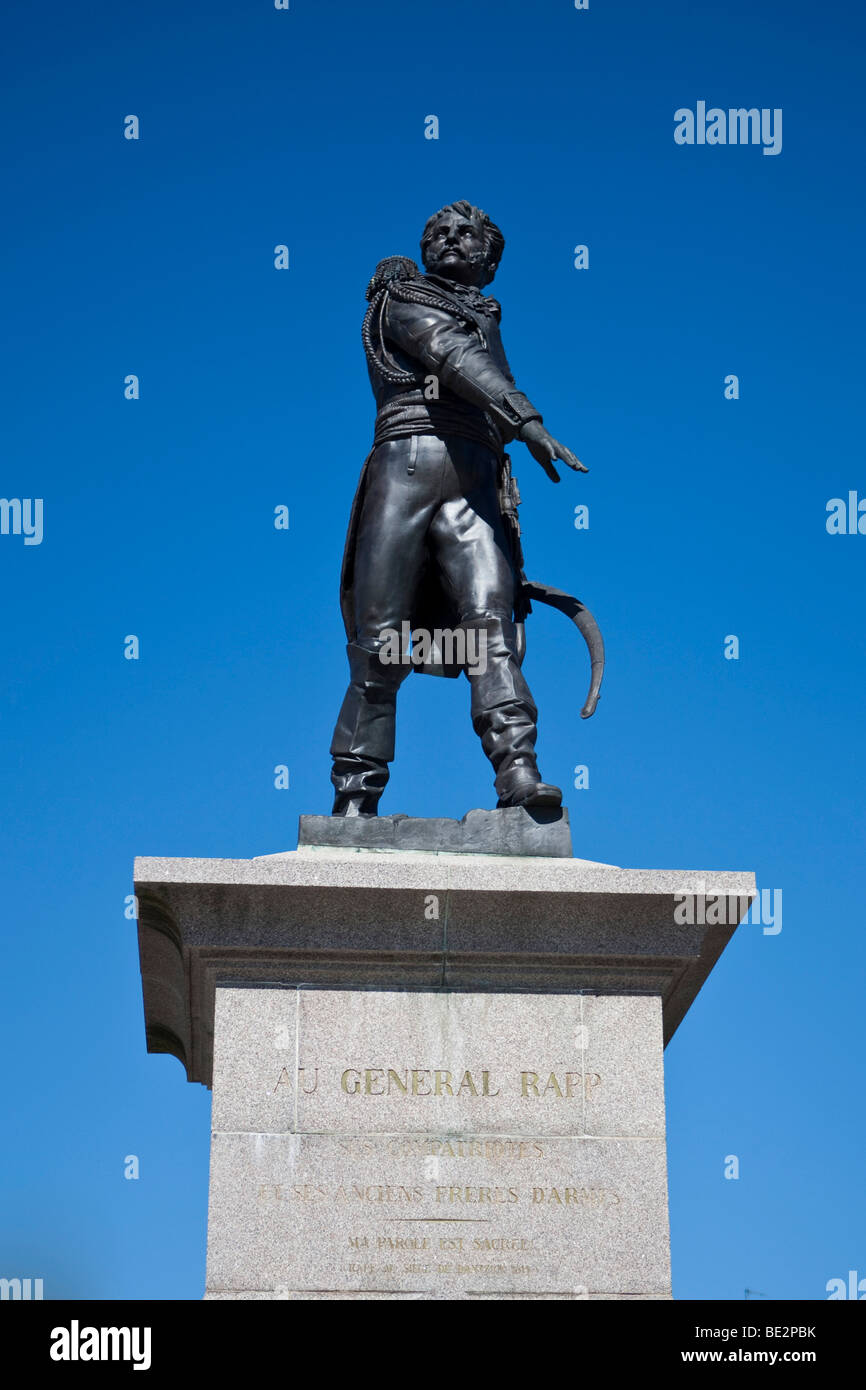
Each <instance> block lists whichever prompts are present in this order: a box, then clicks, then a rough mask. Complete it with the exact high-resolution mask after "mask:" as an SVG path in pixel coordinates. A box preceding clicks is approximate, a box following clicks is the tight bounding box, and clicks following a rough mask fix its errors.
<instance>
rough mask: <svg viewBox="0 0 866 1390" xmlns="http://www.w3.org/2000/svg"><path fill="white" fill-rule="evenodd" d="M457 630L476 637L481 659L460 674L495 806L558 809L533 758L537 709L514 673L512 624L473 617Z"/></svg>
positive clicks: (558, 798)
mask: <svg viewBox="0 0 866 1390" xmlns="http://www.w3.org/2000/svg"><path fill="white" fill-rule="evenodd" d="M460 626H461V627H462V628H464V629H470V628H471V629H473V630H475V631H476V632H477V633H478V634H479V636H478V646H477V648H476V651H477V654H478V656H479V658H481V657H482V655H485V656H486V661H483V660H481V659H479V662H478V668H477V669H476V670H475V671H474V672H473V671H472V670H470V668H469V667H468V666H467V667H466V675H467V676H468V678H469V684H470V686H471V688H472V727H473V728H474V730H475V732H476V733H477V734H478V735H479V737H480V739H481V747H482V748H483V749H484V752H485V753H486V754H487V756H488V758H489V759H490V762H491V763H492V765H493V770H494V772H495V773H496V778H495V783H494V785H495V787H496V791H497V794H498V797H499V800H498V802H497V806H498V807H505V806H560V805H561V804H562V792H561V791H560V789H559V788H558V787H553V786H550V785H549V784H548V783H546V782H542V780H541V774H540V773H539V771H538V765H537V763H536V760H535V740H536V737H537V734H538V710H537V709H536V706H535V702H534V700H533V698H532V694H531V692H530V689H529V686H528V685H527V683H526V680H525V678H524V675H523V672H522V671H521V669H520V662H519V660H518V658H517V633H516V630H515V626H514V623H513V622H511V621H510V620H509V619H506V618H476V619H468V620H466V621H464V622H462V623H461V624H460ZM485 642H486V653H485V650H484V643H485ZM482 668H483V669H482Z"/></svg>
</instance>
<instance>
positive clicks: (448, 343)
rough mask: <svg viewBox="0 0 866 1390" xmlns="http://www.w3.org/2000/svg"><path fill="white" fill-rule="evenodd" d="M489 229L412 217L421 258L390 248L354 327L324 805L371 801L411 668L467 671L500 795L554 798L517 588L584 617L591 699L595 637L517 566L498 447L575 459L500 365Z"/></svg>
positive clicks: (481, 221)
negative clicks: (351, 442) (352, 409)
mask: <svg viewBox="0 0 866 1390" xmlns="http://www.w3.org/2000/svg"><path fill="white" fill-rule="evenodd" d="M504 246H505V238H504V237H503V235H502V232H501V231H500V230H499V228H498V227H497V226H496V225H495V223H494V222H492V221H491V220H490V218H489V217H488V216H487V214H486V213H484V212H482V211H481V209H480V208H476V207H473V206H472V204H470V203H467V202H457V203H452V204H450V205H449V206H448V207H445V208H442V209H441V211H439V212H437V213H434V215H433V216H432V217H431V218H430V219H429V221H428V222H427V225H426V226H425V228H424V234H423V236H422V238H421V257H422V260H423V263H424V268H425V272H426V273H424V274H422V273H421V271H420V270H419V269H418V266H417V265H416V264H415V262H414V261H411V260H409V259H408V258H407V257H404V256H390V257H388V258H387V259H386V260H384V261H381V262H380V263H379V265H378V266H377V268H376V273H375V275H374V276H373V279H372V280H371V281H370V284H369V286H368V288H367V299H368V301H369V308H368V310H367V314H366V317H365V319H364V327H363V339H364V348H365V352H366V356H367V364H368V370H369V374H370V381H371V384H372V387H373V393H374V395H375V398H376V406H377V414H376V428H375V434H374V438H373V449H372V452H371V453H370V454H369V456H368V457H367V459H366V461H365V463H364V467H363V469H362V472H361V479H360V483H359V485H358V490H357V493H356V496H355V501H354V504H353V507H352V514H351V518H350V521H349V531H348V536H347V539H346V549H345V554H344V557H343V571H342V582H341V592H340V602H341V608H342V612H343V620H344V623H345V627H346V636H347V638H348V646H347V652H348V657H349V669H350V677H351V679H350V684H349V688H348V690H347V692H346V696H345V699H344V701H343V706H342V709H341V710H340V715H339V718H338V720H337V726H336V728H335V730H334V737H333V740H332V742H331V755H332V757H333V770H332V773H331V781H332V782H333V784H334V788H335V792H336V797H335V801H334V807H333V813H332V814H334V815H343V816H349V815H376V814H377V808H378V802H379V798H380V796H381V795H382V791H383V789H384V787H385V784H386V783H387V781H388V775H389V773H388V764H389V763H390V762H391V761H392V760H393V757H394V731H395V720H396V701H397V690H398V688H399V686H400V684H401V683H402V681H403V680H404V679H405V677H406V675H408V673H409V671H410V670H417V671H420V672H427V673H431V674H438V675H446V676H457V675H459V674H460V672H461V670H462V671H463V672H464V673H465V674H466V676H467V677H468V679H469V683H470V687H471V712H472V724H473V727H474V729H475V732H476V733H477V734H478V735H479V737H480V739H481V746H482V748H483V749H484V752H485V753H486V754H487V756H488V758H489V759H490V762H491V763H492V765H493V769H494V772H495V787H496V791H497V794H498V798H499V799H498V803H497V804H498V806H500V807H503V806H528V807H550V806H559V805H560V804H561V802H562V793H561V791H560V790H559V788H558V787H553V786H550V785H548V784H547V783H545V782H543V781H542V779H541V775H540V773H539V771H538V767H537V764H536V759H535V740H536V734H537V719H538V711H537V709H536V706H535V703H534V701H533V699H532V695H531V693H530V690H529V687H528V685H527V683H526V680H525V679H524V676H523V673H522V671H521V662H522V659H523V651H524V636H523V633H524V629H523V623H524V619H525V618H526V616H527V614H528V613H529V612H530V600H531V599H533V598H534V599H539V600H541V601H542V602H545V603H550V604H553V605H554V606H555V607H558V608H560V609H562V611H564V612H566V613H567V614H568V615H569V616H570V617H571V618H572V619H573V620H574V622H575V623H576V625H577V626H578V627H579V629H580V630H581V632H582V633H583V635H584V637H585V638H586V641H587V643H588V645H589V649H590V656H591V658H592V683H591V687H590V693H589V696H588V698H587V702H586V704H585V705H584V708H583V711H582V714H583V717H584V718H586V717H588V715H590V714H592V712H593V710H594V709H595V704H596V702H597V700H598V694H599V688H600V685H601V675H602V670H603V663H604V648H603V645H602V641H601V634H600V633H599V631H598V627H597V625H596V624H595V621H594V619H593V618H592V615H591V614H590V613H589V612H588V610H587V609H586V608H585V607H584V606H583V604H581V603H580V602H579V600H577V599H574V598H572V597H571V596H570V595H568V594H565V593H563V592H562V591H560V590H557V589H551V588H550V587H549V586H547V585H541V584H534V583H531V582H530V581H528V580H527V579H526V577H525V575H524V573H523V557H522V552H521V546H520V528H519V526H518V524H517V504H518V502H519V500H520V499H519V494H518V492H517V486H516V482H515V480H514V479H513V478H512V475H511V467H510V460H509V457H508V455H507V454H506V453H505V452H504V446H505V445H506V444H508V443H510V442H511V441H512V440H514V439H519V440H520V441H521V442H522V443H524V444H526V446H527V448H528V449H529V451H530V453H531V454H532V456H533V458H535V459H536V460H537V462H538V463H540V464H541V466H542V468H543V469H544V470H545V472H546V473H547V475H548V477H550V478H551V479H552V480H553V481H554V482H557V483H558V482H559V474H558V473H557V471H556V468H555V467H554V460H555V459H559V460H561V461H562V462H563V463H565V464H566V465H567V466H568V467H569V468H572V469H574V470H575V471H576V472H586V471H587V470H586V469H585V468H584V466H583V464H582V463H581V462H580V460H579V459H578V458H577V457H576V456H575V455H574V454H573V453H572V452H571V450H570V449H567V448H566V447H565V446H564V445H563V444H560V443H559V442H558V441H557V440H556V439H554V438H553V436H552V435H551V434H550V433H549V432H548V431H547V430H546V429H545V427H544V424H543V421H542V416H541V412H540V411H539V410H537V409H536V408H535V406H534V405H532V403H531V402H530V401H529V400H528V399H527V398H526V396H524V395H523V394H522V392H520V391H518V390H517V388H516V386H515V383H514V378H513V377H512V375H511V372H510V370H509V367H508V362H507V360H506V357H505V353H504V351H503V348H502V341H501V339H500V335H499V320H500V316H501V311H500V307H499V305H498V303H497V302H496V300H495V299H492V298H490V297H489V296H487V295H484V294H482V293H481V289H482V286H484V285H487V284H489V283H490V281H491V280H492V279H493V277H494V275H495V274H496V270H497V267H498V265H499V262H500V260H501V258H502V252H503V249H504ZM431 634H434V635H433V636H431ZM461 636H462V637H463V638H465V639H466V640H465V641H464V642H463V644H462V647H461V644H460V643H459V642H457V641H456V639H457V638H460V637H461ZM446 638H447V639H449V642H448V645H447V646H446ZM410 644H411V648H412V649H411V652H410ZM422 647H423V652H422V650H421V649H422ZM419 657H420V659H419Z"/></svg>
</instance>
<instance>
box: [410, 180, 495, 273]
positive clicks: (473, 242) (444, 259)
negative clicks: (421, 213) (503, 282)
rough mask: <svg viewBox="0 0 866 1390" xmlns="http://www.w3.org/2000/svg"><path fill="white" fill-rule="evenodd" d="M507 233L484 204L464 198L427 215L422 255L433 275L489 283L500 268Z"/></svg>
mask: <svg viewBox="0 0 866 1390" xmlns="http://www.w3.org/2000/svg"><path fill="white" fill-rule="evenodd" d="M504 250H505V237H504V236H503V235H502V233H501V231H500V230H499V228H498V227H497V225H496V223H495V222H492V221H491V220H490V218H489V217H488V216H487V213H486V212H482V210H481V208H476V207H473V205H472V203H467V202H466V200H465V199H461V200H460V202H457V203H449V204H448V205H447V206H446V207H444V208H440V209H439V211H438V212H434V214H433V216H432V217H430V218H428V220H427V225H426V226H425V228H424V234H423V236H422V237H421V259H422V261H423V262H424V269H425V270H429V271H430V273H431V275H442V276H444V277H445V278H446V279H448V280H456V281H457V283H458V284H460V285H476V286H477V287H478V288H479V289H480V288H481V287H482V285H489V284H490V281H491V280H492V279H493V277H494V275H495V274H496V271H497V269H498V268H499V262H500V261H501V260H502V252H503V251H504Z"/></svg>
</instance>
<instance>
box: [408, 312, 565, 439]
mask: <svg viewBox="0 0 866 1390" xmlns="http://www.w3.org/2000/svg"><path fill="white" fill-rule="evenodd" d="M385 331H386V334H387V336H388V337H389V338H390V339H391V341H392V342H394V343H395V344H396V346H397V347H398V348H400V349H401V350H402V351H403V352H405V353H406V354H407V355H408V356H409V357H412V358H414V359H415V360H416V361H417V362H420V363H421V364H422V366H424V367H426V368H427V369H428V371H430V372H431V373H432V374H433V375H434V376H436V377H438V379H439V382H440V384H441V385H442V386H445V387H447V389H448V390H449V391H453V392H454V394H455V395H457V396H461V397H462V398H463V399H464V400H467V401H470V402H471V403H472V405H476V406H478V407H479V408H480V409H481V410H486V411H487V412H488V413H489V414H490V415H491V416H492V417H493V419H494V420H495V422H496V424H497V426H498V428H499V430H500V433H501V434H502V437H503V439H504V440H505V442H506V443H508V442H509V441H510V440H512V439H515V438H517V436H518V435H519V433H520V430H521V429H522V427H523V426H524V425H525V424H526V423H527V422H528V421H530V420H541V411H540V410H536V408H535V406H534V405H533V404H532V402H531V401H530V400H528V399H527V397H526V396H524V395H523V393H522V392H521V391H518V390H516V389H515V384H514V379H513V378H512V377H511V376H510V374H509V375H508V376H506V375H505V373H504V372H502V371H501V370H500V368H499V367H498V366H497V365H496V363H495V362H494V360H493V358H492V357H491V356H490V353H489V352H487V350H486V349H485V348H483V347H482V346H481V343H480V342H479V341H478V339H477V337H476V336H475V334H474V333H473V332H471V331H470V329H468V328H467V327H466V326H465V324H463V323H461V322H460V321H459V320H458V319H455V318H453V317H452V316H451V315H450V314H448V313H446V312H445V311H444V310H442V309H434V308H430V307H428V306H427V305H422V304H411V303H410V304H407V303H403V302H402V301H400V300H397V299H394V298H390V297H389V300H388V309H387V314H386V326H385Z"/></svg>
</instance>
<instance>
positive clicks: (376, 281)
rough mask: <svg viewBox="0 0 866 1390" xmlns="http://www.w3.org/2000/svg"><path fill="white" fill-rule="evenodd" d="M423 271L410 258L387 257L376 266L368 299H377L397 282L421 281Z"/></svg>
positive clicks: (368, 290)
mask: <svg viewBox="0 0 866 1390" xmlns="http://www.w3.org/2000/svg"><path fill="white" fill-rule="evenodd" d="M421 279H423V276H422V275H421V271H420V270H419V269H418V267H417V265H416V264H415V262H414V261H413V260H410V258H409V257H408V256H386V257H385V259H384V260H383V261H380V262H379V264H378V265H377V266H376V269H375V272H374V274H373V278H372V280H371V281H370V283H369V285H368V286H367V294H366V298H367V299H369V300H372V299H375V297H376V295H377V294H378V293H379V291H380V290H383V289H385V287H386V285H390V284H392V283H393V282H394V281H395V280H421Z"/></svg>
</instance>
